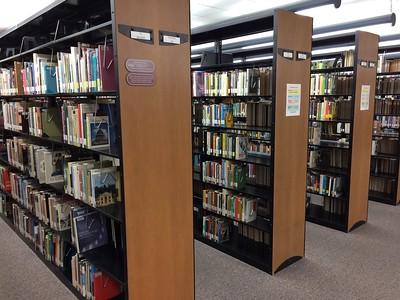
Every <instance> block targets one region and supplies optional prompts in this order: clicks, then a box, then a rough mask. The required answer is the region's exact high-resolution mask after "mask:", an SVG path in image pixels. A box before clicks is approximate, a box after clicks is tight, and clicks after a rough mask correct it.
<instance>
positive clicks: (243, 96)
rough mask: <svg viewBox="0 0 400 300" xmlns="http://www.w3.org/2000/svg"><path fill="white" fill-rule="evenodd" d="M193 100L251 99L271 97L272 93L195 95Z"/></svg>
mask: <svg viewBox="0 0 400 300" xmlns="http://www.w3.org/2000/svg"><path fill="white" fill-rule="evenodd" d="M192 98H193V99H194V100H197V99H198V100H202V99H206V100H212V99H232V98H235V99H253V98H272V95H241V96H235V95H232V96H195V97H192Z"/></svg>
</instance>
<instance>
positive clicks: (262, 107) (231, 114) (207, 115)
mask: <svg viewBox="0 0 400 300" xmlns="http://www.w3.org/2000/svg"><path fill="white" fill-rule="evenodd" d="M200 109H201V110H200ZM194 113H195V116H194V119H195V122H198V121H200V119H201V123H202V124H203V125H206V126H226V127H232V126H233V122H234V119H233V118H235V117H242V118H243V117H245V118H246V123H245V124H246V125H247V126H257V127H270V126H271V125H272V102H271V101H267V100H261V101H258V102H253V101H249V102H247V103H245V104H243V105H241V107H240V110H239V109H237V108H235V105H233V104H226V103H219V104H209V105H207V104H195V108H194ZM244 113H245V115H244ZM200 114H201V115H200ZM200 116H201V118H200Z"/></svg>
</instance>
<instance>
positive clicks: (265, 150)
mask: <svg viewBox="0 0 400 300" xmlns="http://www.w3.org/2000/svg"><path fill="white" fill-rule="evenodd" d="M271 153H272V146H271V145H270V144H269V143H268V142H262V141H250V142H249V143H248V144H247V154H248V155H255V156H263V157H269V156H271Z"/></svg>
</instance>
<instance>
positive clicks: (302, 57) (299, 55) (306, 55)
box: [296, 51, 311, 60]
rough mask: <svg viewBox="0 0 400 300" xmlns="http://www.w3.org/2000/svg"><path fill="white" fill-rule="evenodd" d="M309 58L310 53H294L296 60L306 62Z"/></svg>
mask: <svg viewBox="0 0 400 300" xmlns="http://www.w3.org/2000/svg"><path fill="white" fill-rule="evenodd" d="M310 57H311V53H310V52H302V51H297V52H296V60H307V59H309V58H310Z"/></svg>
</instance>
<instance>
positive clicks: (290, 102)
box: [286, 83, 301, 117]
mask: <svg viewBox="0 0 400 300" xmlns="http://www.w3.org/2000/svg"><path fill="white" fill-rule="evenodd" d="M300 106H301V84H298V83H288V84H287V85H286V117H294V116H300Z"/></svg>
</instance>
